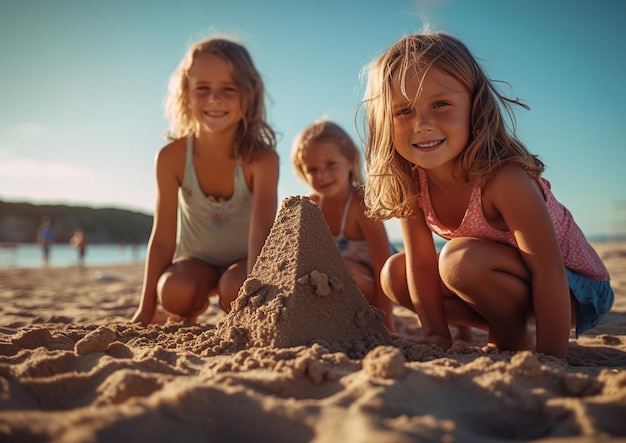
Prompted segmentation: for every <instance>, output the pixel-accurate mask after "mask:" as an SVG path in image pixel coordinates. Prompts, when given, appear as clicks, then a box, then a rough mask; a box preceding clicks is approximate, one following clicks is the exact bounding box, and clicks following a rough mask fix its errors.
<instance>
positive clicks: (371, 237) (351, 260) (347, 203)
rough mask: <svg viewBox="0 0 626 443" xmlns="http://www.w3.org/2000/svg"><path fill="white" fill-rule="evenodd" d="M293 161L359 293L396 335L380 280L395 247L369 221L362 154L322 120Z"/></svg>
mask: <svg viewBox="0 0 626 443" xmlns="http://www.w3.org/2000/svg"><path fill="white" fill-rule="evenodd" d="M291 161H292V163H293V167H294V170H295V172H296V174H297V175H298V177H300V178H301V179H302V180H303V181H304V182H305V183H307V184H308V185H309V186H310V187H311V188H312V189H313V191H314V192H313V194H311V195H310V196H309V197H310V198H311V199H312V200H313V201H315V202H317V203H318V204H319V207H320V209H321V211H322V214H323V215H324V218H325V219H326V223H327V224H328V226H329V228H330V231H331V232H332V234H333V236H334V237H335V240H336V242H337V246H338V247H339V250H340V251H341V255H342V256H343V258H344V261H345V262H346V264H347V265H348V268H349V269H350V272H351V273H352V275H353V276H354V279H355V280H356V282H357V284H358V286H359V289H360V290H361V292H363V295H365V298H366V299H367V300H368V301H369V303H370V304H372V305H373V306H375V307H377V308H378V309H380V310H382V311H383V312H384V313H385V318H384V323H385V326H387V328H388V329H390V330H391V331H393V330H394V321H393V313H392V303H391V301H390V300H389V299H388V298H387V297H386V296H385V294H384V293H383V290H382V288H381V286H380V278H379V276H380V271H381V269H382V267H383V265H384V264H385V261H386V260H387V259H388V258H389V256H390V255H391V246H390V244H389V239H388V237H387V231H386V230H385V225H384V224H383V222H382V221H374V220H371V219H368V218H367V217H366V216H365V212H364V211H365V206H364V205H363V189H362V187H363V173H362V169H361V164H362V163H361V155H360V153H359V149H358V148H357V146H356V144H355V143H354V141H352V138H351V137H350V136H349V135H348V133H346V132H345V131H344V130H343V128H341V127H340V126H339V125H337V124H336V123H333V122H331V121H327V120H321V121H318V122H315V123H313V124H312V125H311V126H309V127H307V128H306V129H304V130H303V131H302V132H301V133H300V134H298V136H297V137H296V138H295V140H294V142H293V148H292V152H291Z"/></svg>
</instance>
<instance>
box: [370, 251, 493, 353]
mask: <svg viewBox="0 0 626 443" xmlns="http://www.w3.org/2000/svg"><path fill="white" fill-rule="evenodd" d="M380 283H381V285H382V287H383V291H384V293H385V295H386V296H387V297H389V299H391V300H393V301H394V302H395V303H397V304H399V305H401V306H404V307H405V308H407V309H410V310H411V311H413V312H415V307H414V306H413V302H412V301H411V296H410V294H409V288H408V285H407V280H406V257H405V254H404V252H399V253H397V254H394V255H392V256H391V257H389V258H388V259H387V262H386V263H385V266H384V267H383V269H382V271H381V273H380ZM441 293H442V297H443V302H444V304H443V305H444V309H445V311H446V316H447V317H448V323H450V324H453V325H455V326H456V327H457V329H458V331H457V335H456V336H455V339H457V340H465V341H471V340H472V331H471V329H470V328H469V326H475V327H478V328H483V329H486V328H487V325H486V322H485V319H484V318H482V317H481V316H480V314H478V313H477V312H476V311H474V310H473V309H472V308H470V307H469V306H468V305H467V304H466V303H465V302H463V301H462V300H460V299H459V298H458V297H457V296H456V295H454V294H453V293H451V292H450V290H449V289H448V288H447V287H445V286H444V284H443V282H442V283H441Z"/></svg>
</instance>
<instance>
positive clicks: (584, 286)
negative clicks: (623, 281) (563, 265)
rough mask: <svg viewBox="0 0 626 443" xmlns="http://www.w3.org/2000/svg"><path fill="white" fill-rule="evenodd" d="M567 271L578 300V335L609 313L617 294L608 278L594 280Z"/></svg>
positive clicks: (569, 281) (570, 285)
mask: <svg viewBox="0 0 626 443" xmlns="http://www.w3.org/2000/svg"><path fill="white" fill-rule="evenodd" d="M565 270H566V271H567V281H568V283H569V287H570V291H571V293H572V295H573V296H574V298H575V299H576V301H577V302H578V312H577V316H576V317H577V318H576V337H578V335H579V334H582V333H583V332H585V331H586V330H587V329H591V328H593V327H594V326H596V325H597V324H598V323H600V321H601V320H602V319H603V318H604V317H605V316H606V315H607V314H608V313H609V311H610V310H611V306H613V301H614V299H615V295H614V294H613V289H611V284H610V282H609V281H608V280H594V279H592V278H589V277H587V276H585V275H581V274H577V273H576V272H574V271H571V270H569V269H565Z"/></svg>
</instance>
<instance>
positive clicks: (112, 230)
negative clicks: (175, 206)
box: [0, 200, 152, 244]
mask: <svg viewBox="0 0 626 443" xmlns="http://www.w3.org/2000/svg"><path fill="white" fill-rule="evenodd" d="M43 216H48V217H50V218H51V219H52V227H53V229H54V232H55V241H56V242H60V243H62V242H67V241H69V239H70V238H71V237H72V234H73V233H74V229H75V228H77V227H80V228H82V229H83V230H84V231H85V235H86V236H87V241H88V242H89V243H120V242H124V243H133V244H135V243H139V244H142V243H147V242H148V238H149V237H150V230H151V228H152V215H147V214H143V213H140V212H134V211H129V210H125V209H117V208H98V209H96V208H88V207H80V206H66V205H33V204H30V203H10V202H4V201H1V200H0V243H7V242H11V243H34V242H35V241H36V240H37V229H38V228H39V225H40V223H41V218H42V217H43Z"/></svg>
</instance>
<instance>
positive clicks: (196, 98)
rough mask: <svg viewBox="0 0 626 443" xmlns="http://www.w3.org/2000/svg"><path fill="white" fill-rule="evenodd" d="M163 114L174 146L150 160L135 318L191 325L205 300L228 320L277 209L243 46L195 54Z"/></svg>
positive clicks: (217, 42)
mask: <svg viewBox="0 0 626 443" xmlns="http://www.w3.org/2000/svg"><path fill="white" fill-rule="evenodd" d="M166 112H167V114H168V117H169V119H170V133H169V134H168V135H169V137H168V138H170V139H171V140H173V141H172V142H171V143H170V144H168V145H166V146H165V147H164V148H162V149H161V150H160V151H159V153H158V154H157V156H156V168H155V169H156V181H157V199H156V209H155V213H154V222H153V227H152V234H151V236H150V241H149V244H148V250H147V257H146V258H147V260H146V268H145V276H144V284H143V289H142V294H141V301H140V303H139V307H138V309H137V311H136V312H135V314H134V315H133V317H132V321H133V322H141V323H142V324H144V325H147V324H149V323H153V322H155V321H159V320H160V319H159V318H155V313H156V312H157V304H158V302H160V303H161V305H162V306H163V308H164V310H165V311H166V313H169V314H172V317H174V318H176V319H182V320H184V321H188V322H195V321H196V320H197V317H198V315H199V314H201V313H202V312H204V311H205V310H206V309H207V307H208V306H209V297H210V296H212V295H218V296H219V304H220V306H221V307H222V309H223V310H224V311H226V312H228V311H230V304H231V302H232V301H233V300H235V298H236V297H237V294H238V291H239V288H240V287H241V285H242V284H243V282H244V280H245V279H246V277H247V275H248V274H249V273H250V271H251V270H252V267H253V265H254V263H255V261H256V259H257V256H258V255H259V253H260V252H261V248H262V246H263V243H264V242H265V238H266V237H267V235H268V234H269V231H270V229H271V227H272V224H273V222H274V218H275V216H276V210H277V205H278V195H277V194H278V193H277V189H278V173H279V161H278V154H277V153H276V137H275V133H274V131H273V129H272V128H271V127H270V126H269V125H268V123H267V122H266V120H265V119H266V116H265V92H264V85H263V81H262V79H261V76H260V74H259V72H258V71H257V70H256V68H255V66H254V63H253V61H252V59H251V57H250V55H249V53H248V51H247V50H246V49H245V48H244V47H243V46H242V45H241V44H239V43H237V42H235V41H232V40H229V39H225V38H211V39H208V40H205V41H201V42H199V43H197V44H195V45H194V46H192V47H191V48H190V49H189V51H188V52H187V53H186V54H185V56H184V58H183V60H182V61H181V63H180V65H179V66H178V68H177V69H176V71H175V72H174V74H173V75H172V78H171V81H170V90H169V97H168V99H167V102H166ZM157 317H158V316H157Z"/></svg>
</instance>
